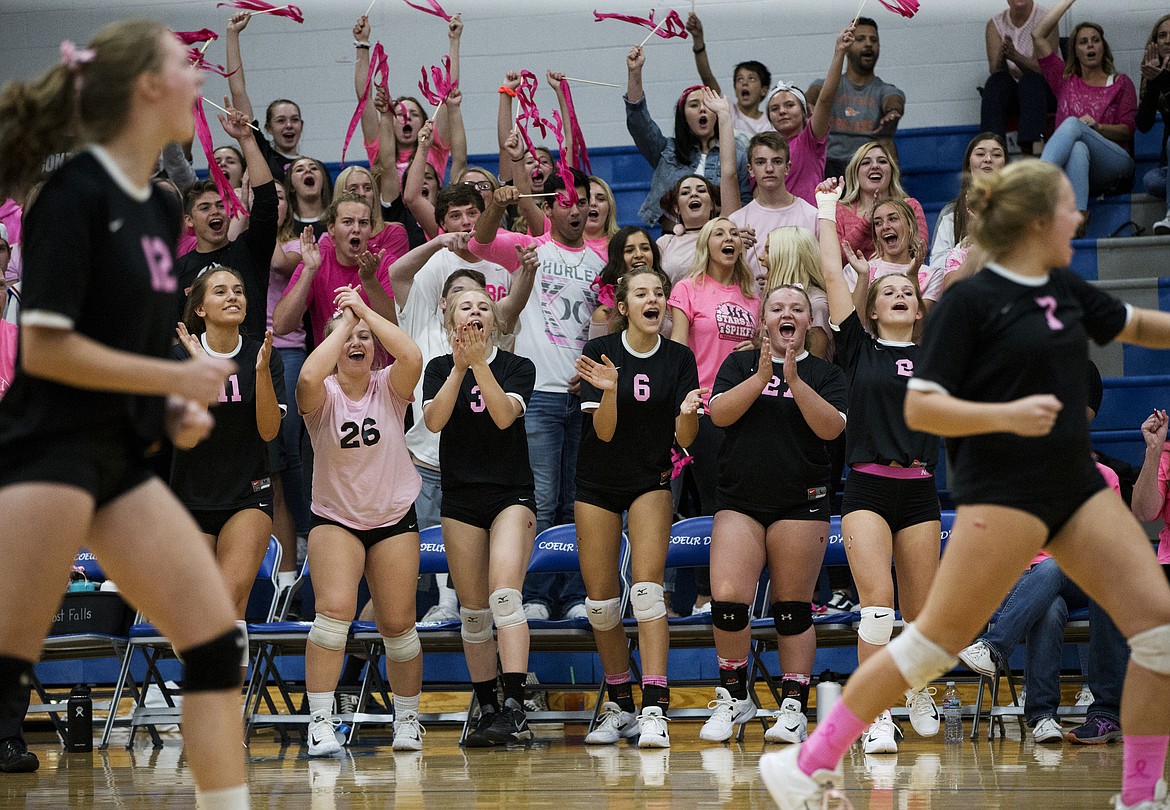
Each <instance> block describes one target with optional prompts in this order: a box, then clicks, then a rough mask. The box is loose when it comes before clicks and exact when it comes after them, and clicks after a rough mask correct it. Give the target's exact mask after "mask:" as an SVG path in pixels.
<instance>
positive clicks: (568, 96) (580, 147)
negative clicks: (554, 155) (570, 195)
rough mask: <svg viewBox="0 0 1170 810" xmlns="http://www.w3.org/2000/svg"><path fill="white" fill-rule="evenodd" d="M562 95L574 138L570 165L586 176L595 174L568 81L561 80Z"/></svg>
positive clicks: (570, 130)
mask: <svg viewBox="0 0 1170 810" xmlns="http://www.w3.org/2000/svg"><path fill="white" fill-rule="evenodd" d="M561 94H562V95H563V96H564V97H565V112H566V113H568V115H569V120H568V122H567V123H568V125H569V134H570V135H572V136H573V154H571V155H569V165H570V166H572V167H573V168H575V169H580V170H581V171H583V172H585V173H586V174H593V167H592V166H591V165H590V164H589V152H588V151H587V150H586V148H585V135H584V133H582V132H581V124H580V123H579V122H578V121H577V110H576V108H575V107H573V93H572V91H570V90H569V80H568V79H561Z"/></svg>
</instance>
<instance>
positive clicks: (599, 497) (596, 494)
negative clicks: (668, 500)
mask: <svg viewBox="0 0 1170 810" xmlns="http://www.w3.org/2000/svg"><path fill="white" fill-rule="evenodd" d="M659 490H664V491H666V492H670V479H669V478H668V479H667V480H666V483H665V484H655V485H654V486H652V487H646V488H645V489H610V488H609V487H602V486H597V485H596V484H585V483H582V482H581V481H577V497H576V500H578V501H580V502H581V503H587V504H590V505H591V506H596V507H598V508H599V509H604V510H605V511H607V512H613V513H614V514H616V515H620V514H621V513H622V512H626V511H629V508H630V506H631V505H633V503H634V501H636V500H638V498H641V497H642V496H643V495H645V494H646V493H647V492H658V491H659Z"/></svg>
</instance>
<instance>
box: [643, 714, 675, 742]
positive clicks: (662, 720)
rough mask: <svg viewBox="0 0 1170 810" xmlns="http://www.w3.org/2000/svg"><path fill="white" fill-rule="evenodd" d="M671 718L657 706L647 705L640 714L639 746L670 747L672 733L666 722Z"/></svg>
mask: <svg viewBox="0 0 1170 810" xmlns="http://www.w3.org/2000/svg"><path fill="white" fill-rule="evenodd" d="M669 722H670V718H668V717H667V716H666V715H664V714H663V713H662V709H660V708H659V707H657V706H647V707H646V708H644V709H642V713H641V714H639V715H638V747H639V748H670V734H669V733H667V731H666V724H667V723H669Z"/></svg>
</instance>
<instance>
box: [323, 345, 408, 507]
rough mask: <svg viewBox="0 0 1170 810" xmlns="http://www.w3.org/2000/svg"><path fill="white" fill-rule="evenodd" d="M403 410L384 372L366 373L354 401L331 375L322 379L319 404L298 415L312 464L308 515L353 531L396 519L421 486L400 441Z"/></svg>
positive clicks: (335, 377)
mask: <svg viewBox="0 0 1170 810" xmlns="http://www.w3.org/2000/svg"><path fill="white" fill-rule="evenodd" d="M408 405H409V403H408V402H407V401H406V400H404V399H402V398H401V397H400V396H398V394H396V393H395V392H394V389H393V388H392V387H391V386H390V369H388V368H384V369H380V370H378V371H374V372H371V373H370V383H369V387H368V388H366V394H365V396H363V397H362V398H361V399H360V400H358V401H356V402H355V401H354V400H352V399H350V398H349V397H347V396H346V395H345V392H343V391H342V390H341V384H340V383H338V382H337V375H335V374H331V375H329V376H328V377H326V378H325V401H324V402H323V403H322V404H321V407H319V408H317V410H315V411H310V412H308V413H306V414H304V417H305V426H306V427H307V428H308V429H309V438H310V440H311V441H312V442H313V455H314V459H315V460H314V462H313V504H312V509H313V513H314V514H317V515H320V516H321V517H323V518H328V519H329V520H336V521H337V522H338V523H340V524H342V525H344V526H349V527H350V528H351V529H358V530H365V529H379V528H381V527H383V526H393V525H394V524H395V523H397V522H398V521H400V520H401V519H402V517H403V516H404V515H405V514H406V513H407V511H408V510H409V509H410V507H411V505H412V504H414V499H415V498H416V497H418V493H419V490H420V489H421V487H422V479H421V478H419V475H418V470H416V469H415V467H414V463H413V462H412V461H411V460H410V453H408V452H407V450H406V440H405V439H404V438H403V436H402V420H403V417H404V416H405V415H406V409H407V407H408Z"/></svg>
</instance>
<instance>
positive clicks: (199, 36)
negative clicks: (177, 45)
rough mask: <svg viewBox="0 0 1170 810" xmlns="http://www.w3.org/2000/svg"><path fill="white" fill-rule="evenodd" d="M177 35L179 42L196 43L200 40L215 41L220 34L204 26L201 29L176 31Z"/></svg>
mask: <svg viewBox="0 0 1170 810" xmlns="http://www.w3.org/2000/svg"><path fill="white" fill-rule="evenodd" d="M175 36H176V37H177V38H178V40H179V42H182V43H183V44H184V45H196V44H198V43H200V42H214V41H215V40H217V39H219V34H217V33H215V32H214V31H212V30H211V29H210V28H203V29H200V30H199V31H176V32H175Z"/></svg>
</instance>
